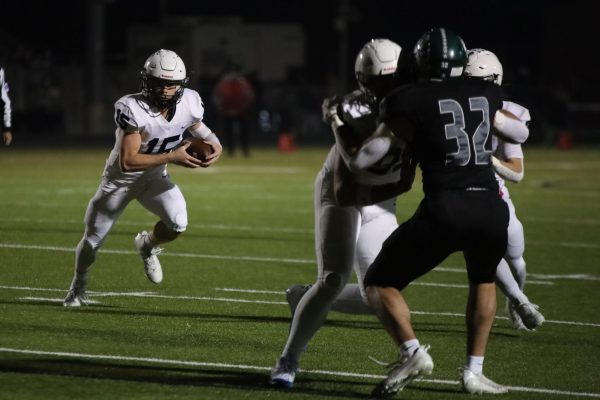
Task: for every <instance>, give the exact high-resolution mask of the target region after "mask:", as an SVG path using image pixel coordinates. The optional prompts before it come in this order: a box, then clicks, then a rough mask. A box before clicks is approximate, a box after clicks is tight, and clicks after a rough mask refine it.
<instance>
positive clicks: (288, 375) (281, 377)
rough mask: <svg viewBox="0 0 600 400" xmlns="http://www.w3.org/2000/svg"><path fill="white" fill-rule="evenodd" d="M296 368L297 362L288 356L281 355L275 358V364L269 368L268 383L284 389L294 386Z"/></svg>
mask: <svg viewBox="0 0 600 400" xmlns="http://www.w3.org/2000/svg"><path fill="white" fill-rule="evenodd" d="M297 370H298V362H297V361H295V360H292V359H290V358H288V357H281V358H280V359H279V360H277V364H275V367H274V368H273V369H272V370H271V379H270V380H269V384H270V385H271V386H277V387H281V388H285V389H291V388H292V386H294V379H295V378H296V371H297Z"/></svg>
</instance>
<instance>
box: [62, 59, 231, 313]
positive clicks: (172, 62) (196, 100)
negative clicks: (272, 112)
mask: <svg viewBox="0 0 600 400" xmlns="http://www.w3.org/2000/svg"><path fill="white" fill-rule="evenodd" d="M187 81H188V77H187V72H186V69H185V65H184V63H183V61H182V60H181V58H180V57H179V56H178V55H177V54H176V53H175V52H173V51H170V50H162V49H161V50H158V51H157V52H155V53H153V54H152V55H151V56H150V57H148V59H147V60H146V62H145V63H144V66H143V69H142V71H141V83H142V91H141V92H140V93H135V94H129V95H126V96H123V97H121V98H120V99H119V100H117V102H116V103H115V114H114V119H115V123H116V125H117V128H116V131H115V136H116V140H115V146H114V148H113V150H112V152H111V153H110V155H109V157H108V159H107V161H106V166H105V168H104V171H103V173H102V179H101V182H100V185H99V187H98V190H97V192H96V194H95V195H94V197H92V199H91V200H90V202H89V204H88V208H87V211H86V214H85V219H84V222H85V232H84V234H83V238H82V239H81V241H80V242H79V244H78V245H77V249H76V252H75V271H74V275H73V280H72V282H71V286H70V288H69V291H68V293H67V296H66V298H65V299H64V302H63V304H64V306H68V307H78V306H80V305H82V304H86V302H87V296H86V293H85V292H86V288H87V284H88V277H89V271H90V268H91V266H92V264H93V263H94V261H95V259H96V253H97V252H98V249H99V248H100V246H102V243H103V242H104V240H105V239H106V237H107V235H108V233H109V231H110V229H111V228H112V226H113V224H114V223H115V222H116V220H117V219H118V218H119V216H120V215H121V213H122V212H123V210H124V209H125V207H127V205H128V204H129V202H131V201H132V200H134V199H135V200H137V201H138V202H139V203H140V204H142V206H144V207H145V208H146V209H147V210H148V211H150V212H152V213H153V214H155V215H156V216H157V217H159V221H158V222H157V223H156V224H155V225H154V228H153V229H152V230H150V232H146V231H142V232H140V233H139V234H138V235H137V236H136V237H135V239H134V246H135V248H136V250H137V252H138V253H139V254H140V257H141V259H142V261H143V264H144V272H145V274H146V276H147V277H148V279H149V280H150V281H152V282H153V283H160V282H161V281H162V278H163V273H162V268H161V265H160V262H159V260H158V257H157V255H158V254H159V253H160V251H161V249H160V248H159V247H158V246H159V245H160V244H163V243H167V242H170V241H172V240H174V239H175V238H177V237H178V236H179V235H180V234H181V233H182V232H183V231H185V229H186V226H187V223H188V221H187V209H186V203H185V199H184V197H183V194H182V193H181V191H180V190H179V187H177V185H175V184H174V183H173V182H172V181H171V179H170V177H169V175H168V174H167V164H168V163H173V164H177V165H180V166H183V167H187V168H198V167H208V166H210V165H212V164H213V163H215V162H216V161H217V159H218V158H219V156H220V155H221V152H222V147H221V144H220V143H219V140H218V138H217V136H216V135H215V134H214V133H213V132H212V131H211V130H210V129H209V128H208V127H207V126H206V125H205V124H204V122H203V117H204V108H203V105H202V100H201V98H200V95H199V94H198V92H196V91H194V90H192V89H189V88H186V87H185V85H186V83H187ZM184 134H189V135H191V136H193V137H196V138H200V139H202V140H203V141H205V142H206V143H208V144H209V145H210V147H212V149H213V152H212V154H210V155H209V156H208V157H206V158H205V159H203V160H199V159H196V158H194V157H192V156H191V155H189V154H188V153H187V152H186V149H187V147H189V145H190V143H189V142H187V141H185V140H184Z"/></svg>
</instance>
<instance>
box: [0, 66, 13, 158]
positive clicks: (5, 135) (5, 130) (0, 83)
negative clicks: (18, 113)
mask: <svg viewBox="0 0 600 400" xmlns="http://www.w3.org/2000/svg"><path fill="white" fill-rule="evenodd" d="M0 92H1V95H2V96H1V97H2V109H3V113H2V140H3V142H4V145H5V146H10V143H11V142H12V132H11V108H10V97H8V83H7V82H6V78H5V76H4V69H3V68H2V67H0Z"/></svg>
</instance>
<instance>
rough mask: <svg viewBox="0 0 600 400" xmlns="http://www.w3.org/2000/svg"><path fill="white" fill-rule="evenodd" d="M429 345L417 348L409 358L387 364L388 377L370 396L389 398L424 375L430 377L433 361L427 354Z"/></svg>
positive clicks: (403, 357) (404, 357) (405, 357)
mask: <svg viewBox="0 0 600 400" xmlns="http://www.w3.org/2000/svg"><path fill="white" fill-rule="evenodd" d="M427 350H429V345H426V346H421V347H419V348H418V349H417V350H416V351H415V352H414V353H413V354H412V355H411V356H402V358H400V360H398V361H395V362H393V363H391V364H388V365H387V367H388V368H389V369H390V371H389V372H388V377H387V378H385V379H384V380H383V381H381V382H379V384H378V385H377V386H376V387H375V389H373V391H372V392H371V396H373V397H376V398H389V397H392V396H394V395H395V394H396V393H398V392H399V391H401V390H402V389H404V387H405V386H406V385H408V384H409V383H411V382H412V381H414V380H415V379H419V378H421V377H423V376H425V375H431V371H433V360H432V359H431V356H430V355H429V354H428V353H427Z"/></svg>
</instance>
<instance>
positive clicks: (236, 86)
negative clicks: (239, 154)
mask: <svg viewBox="0 0 600 400" xmlns="http://www.w3.org/2000/svg"><path fill="white" fill-rule="evenodd" d="M255 97H256V95H255V92H254V88H253V86H252V84H251V83H250V81H249V80H248V79H247V78H246V77H244V76H243V75H242V74H241V73H240V71H239V68H238V67H237V66H233V67H231V68H230V69H229V70H228V71H227V72H225V73H224V74H223V76H222V77H221V79H219V81H218V82H217V85H216V86H215V88H214V90H213V101H214V103H215V106H216V108H217V111H218V113H219V116H220V121H221V130H222V132H223V133H224V135H225V146H226V148H227V153H228V154H229V155H230V156H233V155H234V153H235V148H236V142H237V141H238V140H239V141H240V143H241V146H242V151H243V153H244V156H246V157H248V156H250V144H249V141H248V135H249V132H248V131H249V130H250V121H249V118H250V113H249V110H250V108H251V106H252V105H253V103H254V100H255Z"/></svg>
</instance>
